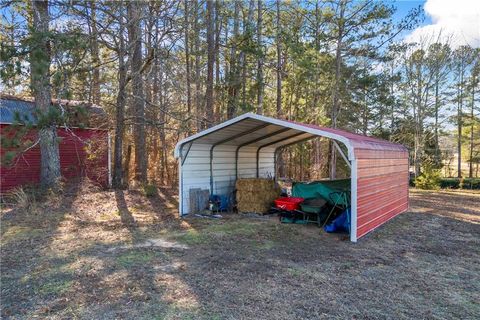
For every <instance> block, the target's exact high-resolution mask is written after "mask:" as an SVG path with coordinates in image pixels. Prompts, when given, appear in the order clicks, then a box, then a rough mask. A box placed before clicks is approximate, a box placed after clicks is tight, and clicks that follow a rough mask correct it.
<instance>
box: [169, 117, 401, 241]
mask: <svg viewBox="0 0 480 320" xmlns="http://www.w3.org/2000/svg"><path fill="white" fill-rule="evenodd" d="M315 137H326V138H329V139H332V140H333V141H334V142H335V146H336V147H337V150H338V151H339V153H340V154H341V155H342V157H343V158H344V160H345V161H346V162H347V164H348V165H349V166H350V168H351V204H352V207H351V232H350V240H351V241H353V242H356V241H357V239H358V238H360V237H362V236H364V235H365V234H367V233H368V232H370V231H372V230H373V229H375V228H377V227H378V226H380V225H382V224H383V223H385V222H386V221H388V220H390V219H391V218H393V217H395V216H396V215H398V214H400V213H402V212H404V211H405V210H407V208H408V150H407V149H406V148H405V147H404V146H402V145H400V144H396V143H392V142H389V141H385V140H381V139H377V138H373V137H368V136H364V135H359V134H354V133H351V132H348V131H344V130H339V129H332V128H323V127H319V126H316V125H312V124H303V123H297V122H291V121H286V120H280V119H274V118H269V117H265V116H261V115H257V114H253V113H246V114H243V115H241V116H239V117H236V118H234V119H231V120H229V121H226V122H223V123H221V124H219V125H216V126H214V127H212V128H209V129H207V130H204V131H202V132H199V133H197V134H195V135H192V136H190V137H188V138H186V139H183V140H182V141H180V142H179V143H178V144H177V146H176V148H175V157H176V158H179V198H180V199H179V211H180V215H185V214H188V213H189V201H188V199H189V190H190V189H192V188H208V189H209V190H210V192H211V193H212V194H213V193H215V194H226V193H228V192H229V191H231V190H232V189H233V188H234V186H235V182H236V179H237V178H248V177H273V176H274V175H275V172H276V170H275V166H276V153H277V151H278V150H279V149H280V148H283V147H286V146H289V145H292V144H295V143H299V142H302V141H306V140H309V139H312V138H315ZM339 144H343V145H344V146H345V148H346V150H347V154H344V152H343V151H342V148H341V147H340V145H339Z"/></svg>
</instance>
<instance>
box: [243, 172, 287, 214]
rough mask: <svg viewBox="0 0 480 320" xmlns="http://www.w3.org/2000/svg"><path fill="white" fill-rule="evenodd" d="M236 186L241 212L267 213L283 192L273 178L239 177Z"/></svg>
mask: <svg viewBox="0 0 480 320" xmlns="http://www.w3.org/2000/svg"><path fill="white" fill-rule="evenodd" d="M236 187H237V208H238V211H239V212H256V213H265V212H267V211H268V210H269V209H270V207H271V206H272V204H273V200H275V199H276V198H278V197H279V196H280V193H281V189H280V187H279V186H278V185H277V184H276V183H275V181H274V180H272V179H256V178H250V179H238V180H237V182H236Z"/></svg>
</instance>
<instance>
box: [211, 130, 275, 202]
mask: <svg viewBox="0 0 480 320" xmlns="http://www.w3.org/2000/svg"><path fill="white" fill-rule="evenodd" d="M237 123H238V122H237ZM270 125H271V123H263V124H261V125H259V126H256V127H253V128H251V129H250V130H247V131H243V132H241V133H238V134H235V135H233V136H231V137H228V138H225V139H223V140H220V141H218V142H216V143H214V144H212V146H211V147H210V194H213V149H215V147H216V146H218V145H220V144H223V143H227V142H229V141H232V140H235V139H237V138H240V137H243V136H245V135H247V134H250V133H253V132H255V131H258V130H260V129H263V128H265V127H268V126H270Z"/></svg>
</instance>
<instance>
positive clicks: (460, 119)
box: [457, 61, 464, 178]
mask: <svg viewBox="0 0 480 320" xmlns="http://www.w3.org/2000/svg"><path fill="white" fill-rule="evenodd" d="M461 64H462V66H461V70H460V82H459V83H458V86H457V97H458V101H457V133H458V138H457V154H458V159H457V177H458V178H461V177H462V129H463V128H462V125H463V110H462V109H463V76H464V70H463V61H462V62H461Z"/></svg>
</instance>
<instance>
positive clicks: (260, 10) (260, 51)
mask: <svg viewBox="0 0 480 320" xmlns="http://www.w3.org/2000/svg"><path fill="white" fill-rule="evenodd" d="M262 2H263V0H258V8H257V9H258V12H257V47H258V48H257V50H258V59H257V113H258V114H262V113H263V47H262V25H263V8H262Z"/></svg>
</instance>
